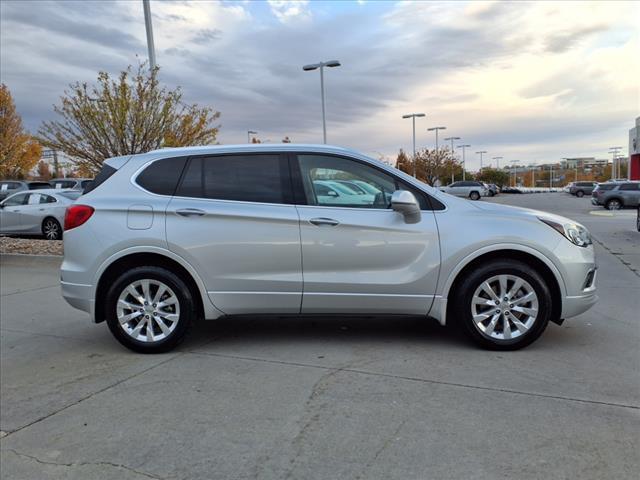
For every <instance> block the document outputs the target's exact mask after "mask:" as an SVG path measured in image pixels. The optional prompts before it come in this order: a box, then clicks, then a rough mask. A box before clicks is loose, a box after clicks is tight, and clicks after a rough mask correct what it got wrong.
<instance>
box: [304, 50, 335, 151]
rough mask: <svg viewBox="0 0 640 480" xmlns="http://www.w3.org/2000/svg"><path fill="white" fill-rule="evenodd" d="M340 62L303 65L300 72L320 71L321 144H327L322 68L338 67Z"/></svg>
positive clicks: (332, 61) (331, 61)
mask: <svg viewBox="0 0 640 480" xmlns="http://www.w3.org/2000/svg"><path fill="white" fill-rule="evenodd" d="M339 66H340V62H339V61H338V60H329V61H327V62H318V63H312V64H309V65H305V66H304V67H302V70H304V71H305V72H310V71H312V70H317V69H318V68H319V69H320V96H321V97H322V140H323V143H327V121H326V118H325V108H324V67H339Z"/></svg>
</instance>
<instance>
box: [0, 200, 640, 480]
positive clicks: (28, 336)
mask: <svg viewBox="0 0 640 480" xmlns="http://www.w3.org/2000/svg"><path fill="white" fill-rule="evenodd" d="M483 201H486V200H483ZM490 201H497V202H501V203H510V204H516V205H521V206H529V207H535V208H537V209H540V210H547V211H552V212H554V213H559V214H562V215H566V216H569V217H572V218H574V219H576V220H578V221H580V222H582V223H584V224H585V225H586V226H587V227H589V228H590V229H591V230H592V232H593V234H594V236H595V239H596V250H597V253H598V256H599V257H598V258H599V267H600V269H599V274H598V280H599V292H600V296H601V300H600V302H599V303H598V304H597V305H596V306H595V307H594V308H593V309H592V310H590V311H589V312H587V313H585V314H583V315H581V316H579V317H577V318H574V319H572V320H569V321H567V322H565V324H564V325H563V326H561V327H560V326H557V325H550V326H549V328H548V330H547V331H546V332H545V334H544V335H543V337H542V338H541V339H540V340H539V341H537V342H536V343H534V344H533V345H531V346H530V347H529V348H527V349H525V350H522V351H518V352H486V351H482V350H478V349H476V348H474V347H472V346H470V345H468V344H466V343H463V342H461V341H460V340H459V339H458V338H457V337H455V336H453V335H451V334H450V333H449V332H448V331H447V330H446V329H442V328H440V327H439V326H437V325H435V324H434V323H431V322H429V321H419V320H413V319H412V320H398V319H380V320H372V319H367V318H362V319H335V318H333V319H287V320H266V319H259V318H255V319H247V320H244V319H243V320H235V321H233V322H231V321H223V322H208V323H206V324H204V325H201V326H198V327H197V328H195V329H194V332H193V334H192V335H191V337H190V338H189V339H188V340H187V342H186V343H185V344H184V345H183V346H182V347H181V348H180V349H179V350H178V351H176V352H174V353H171V354H165V355H157V356H143V355H137V354H134V353H131V352H129V351H127V350H125V349H123V348H122V347H120V345H119V344H117V343H116V342H115V340H113V339H112V337H111V334H110V333H109V332H108V330H107V327H106V325H104V324H100V325H94V324H91V323H90V322H89V320H88V318H87V317H86V316H85V315H84V314H83V313H81V312H78V311H75V310H73V309H72V308H71V307H69V306H67V305H66V303H65V302H64V300H63V299H62V298H61V297H60V293H59V287H58V271H57V267H58V262H57V261H51V260H44V259H36V260H35V261H34V260H30V259H29V258H24V257H22V258H15V257H14V258H8V257H3V258H2V265H1V267H2V268H1V276H0V281H1V285H0V286H1V288H0V294H1V297H0V302H1V305H0V340H1V342H0V374H1V375H0V407H1V408H0V429H1V430H2V433H0V436H1V437H2V438H1V439H0V450H1V452H0V453H1V457H0V464H1V469H0V476H1V477H2V479H3V480H9V479H45V478H46V479H56V478H60V479H62V478H64V479H82V480H88V479H93V478H100V479H118V480H120V479H148V478H155V479H174V478H176V479H178V478H180V479H181V478H203V479H204V478H206V479H224V480H229V479H245V478H256V479H305V480H307V479H331V480H334V479H340V480H342V479H367V480H368V479H385V480H388V479H402V480H407V479H449V478H450V479H462V478H464V479H470V478H486V479H496V478H519V479H527V478H554V479H557V478H567V479H569V478H571V479H573V478H580V479H583V480H584V479H602V478H616V479H625V478H637V472H638V471H640V453H639V452H640V395H639V394H640V374H639V371H640V370H639V368H640V349H639V345H640V338H639V337H640V328H639V326H640V314H639V313H638V312H640V233H637V232H635V230H634V229H635V222H634V216H633V215H634V213H633V212H631V211H623V212H617V213H616V214H615V215H613V216H609V215H608V214H607V212H605V211H604V210H602V209H596V208H594V207H591V206H590V204H589V200H588V199H586V198H585V199H576V198H572V197H569V196H567V195H564V194H533V195H511V196H506V195H504V196H501V197H498V198H496V199H494V200H490ZM591 211H595V212H596V213H598V215H595V214H592V213H590V212H591ZM602 214H604V215H602ZM633 472H636V473H635V474H634V473H633Z"/></svg>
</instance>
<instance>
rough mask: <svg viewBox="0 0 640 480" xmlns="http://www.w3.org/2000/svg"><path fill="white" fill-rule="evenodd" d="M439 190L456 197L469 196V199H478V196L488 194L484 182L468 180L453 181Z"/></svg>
mask: <svg viewBox="0 0 640 480" xmlns="http://www.w3.org/2000/svg"><path fill="white" fill-rule="evenodd" d="M440 190H441V191H443V192H445V193H449V194H451V195H455V196H456V197H464V198H470V199H471V200H480V197H486V196H487V195H489V189H488V188H487V187H486V185H485V184H484V183H482V182H474V181H469V180H467V181H461V182H453V183H452V184H451V185H447V186H446V187H440Z"/></svg>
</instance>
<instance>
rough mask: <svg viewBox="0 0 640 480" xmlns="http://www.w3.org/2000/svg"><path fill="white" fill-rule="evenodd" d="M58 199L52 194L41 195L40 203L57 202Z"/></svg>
mask: <svg viewBox="0 0 640 480" xmlns="http://www.w3.org/2000/svg"><path fill="white" fill-rule="evenodd" d="M56 201H57V200H56V199H55V198H54V197H52V196H51V195H44V194H41V195H40V203H56Z"/></svg>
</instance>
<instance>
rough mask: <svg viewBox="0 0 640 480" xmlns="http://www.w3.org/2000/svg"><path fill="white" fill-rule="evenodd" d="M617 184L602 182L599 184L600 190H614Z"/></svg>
mask: <svg viewBox="0 0 640 480" xmlns="http://www.w3.org/2000/svg"><path fill="white" fill-rule="evenodd" d="M615 186H616V185H615V184H614V183H601V184H600V185H598V190H613V187H615Z"/></svg>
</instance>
